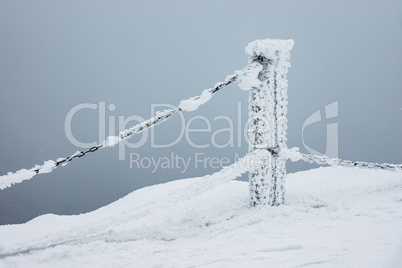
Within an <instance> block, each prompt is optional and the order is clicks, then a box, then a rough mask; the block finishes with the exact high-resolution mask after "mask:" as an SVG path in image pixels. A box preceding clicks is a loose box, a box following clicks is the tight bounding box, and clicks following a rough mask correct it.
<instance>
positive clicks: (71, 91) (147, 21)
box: [0, 0, 402, 224]
mask: <svg viewBox="0 0 402 268" xmlns="http://www.w3.org/2000/svg"><path fill="white" fill-rule="evenodd" d="M265 38H280V39H289V38H291V39H294V41H295V46H294V49H293V50H292V52H291V65H292V67H291V68H290V70H289V74H288V80H289V89H288V90H289V106H288V119H289V127H288V145H289V147H293V146H298V147H300V149H301V151H302V152H307V151H306V149H305V148H304V147H303V143H302V136H301V130H302V125H303V123H304V121H305V120H306V119H307V118H308V117H309V116H310V115H311V114H312V113H314V112H315V111H317V110H320V109H321V110H323V109H324V107H325V106H326V105H327V104H330V103H332V102H334V101H338V103H339V117H337V118H333V119H330V120H329V121H328V122H327V121H326V120H323V121H322V122H319V123H316V124H314V125H311V126H309V128H308V129H307V128H306V131H305V142H306V144H308V146H310V147H311V148H314V149H315V150H317V151H320V152H324V151H325V143H326V124H327V123H338V126H339V157H340V158H344V159H350V160H361V161H372V162H390V163H401V162H402V152H401V148H402V141H401V138H400V137H401V136H402V103H401V102H402V101H401V100H402V88H401V86H402V73H401V70H402V69H401V62H402V53H401V48H402V2H401V1H399V0H386V1H372V0H371V1H262V0H261V1H253V0H252V1H247V2H246V1H85V0H83V1H11V0H3V1H1V2H0V90H1V97H0V125H1V128H0V159H1V162H0V163H1V164H0V174H1V175H3V174H6V173H7V172H9V171H16V170H19V169H21V168H31V167H32V166H34V165H35V164H42V163H43V161H44V160H49V159H57V158H58V157H65V156H68V155H70V154H71V153H74V152H75V151H77V150H80V148H77V147H76V146H74V145H72V144H71V143H70V142H69V141H68V139H67V138H66V135H65V130H64V120H65V117H66V115H67V113H68V112H69V111H70V109H71V108H73V107H74V106H76V105H78V104H81V103H93V104H97V105H99V103H100V102H105V104H106V107H108V105H109V104H114V105H115V107H116V109H115V110H114V111H109V110H106V118H107V119H108V118H109V117H113V118H115V119H116V121H117V120H118V119H117V118H118V116H124V117H129V116H132V115H138V116H141V117H143V118H148V117H149V116H150V115H151V105H152V104H158V103H166V104H171V105H177V104H178V103H179V101H180V100H182V99H185V98H188V97H191V96H194V95H198V94H199V93H200V92H201V91H202V90H203V89H205V88H209V87H211V86H213V85H214V84H215V83H216V82H219V81H222V80H224V78H225V77H226V75H228V74H231V73H232V72H233V71H234V70H237V69H241V68H243V67H244V66H245V64H246V62H247V57H246V55H245V53H244V48H245V46H246V45H247V44H248V43H249V42H251V41H253V40H255V39H265ZM247 100H248V94H247V92H244V91H242V90H240V89H239V88H238V87H237V86H230V87H228V88H225V89H223V90H222V91H220V92H219V93H217V95H216V96H215V97H214V98H213V99H212V100H211V101H210V102H209V103H207V104H205V105H203V106H202V107H200V109H199V110H197V111H196V112H194V113H192V114H188V115H186V118H187V119H190V118H191V116H194V115H204V116H206V117H207V118H209V119H210V120H211V124H212V132H213V131H216V130H219V129H222V128H225V127H227V123H225V121H224V120H215V121H214V120H213V118H214V117H215V116H221V115H224V116H228V117H230V118H231V119H233V121H234V122H235V126H234V127H235V128H236V131H237V128H238V125H237V122H238V112H237V108H238V105H241V107H242V112H241V115H242V122H243V123H244V122H245V121H246V119H247ZM239 102H240V104H238V103H239ZM179 126H180V118H179V117H176V118H174V119H172V120H171V121H169V122H165V123H163V124H162V125H159V126H157V128H156V129H155V138H156V141H157V142H158V143H162V142H164V143H167V142H170V141H173V140H175V139H176V137H177V136H178V134H179ZM197 126H198V127H200V128H203V127H205V126H204V125H203V123H202V122H201V121H200V120H198V121H195V122H194V125H193V127H194V128H195V127H197ZM106 127H107V128H108V124H106ZM72 131H73V134H74V135H75V136H76V138H77V139H79V140H80V141H84V142H94V141H98V132H99V131H98V111H95V110H90V109H86V110H83V111H80V112H79V113H77V114H76V116H75V117H74V120H73V126H72ZM107 134H108V133H107ZM217 137H218V139H219V141H220V142H221V143H225V141H226V140H227V137H225V135H224V134H222V135H221V136H217ZM192 138H193V140H194V141H195V142H197V143H199V144H201V143H208V142H209V141H210V139H211V133H201V134H198V135H196V134H194V136H192ZM135 139H136V138H134V139H133V141H134V140H135ZM137 139H138V138H137ZM235 139H236V143H235V146H234V147H233V148H230V147H227V148H221V149H219V148H215V147H213V146H209V147H208V148H205V149H194V148H192V146H190V145H189V144H188V142H187V141H186V140H185V139H182V140H181V142H180V143H179V144H177V145H175V146H173V147H170V148H164V149H156V148H151V146H150V142H149V141H148V142H147V144H146V145H144V146H142V147H140V148H138V149H130V148H128V149H127V150H126V154H125V156H126V160H124V161H119V160H118V149H117V148H112V149H105V150H101V151H99V152H97V153H94V154H93V155H90V156H87V157H84V158H82V159H79V160H76V161H74V162H72V163H70V164H69V165H67V166H66V167H62V168H58V169H56V170H55V171H54V172H52V173H51V174H44V175H41V176H36V177H34V178H33V179H32V180H30V181H27V182H24V183H21V184H18V185H15V186H13V187H11V188H8V189H6V190H3V191H0V224H6V223H21V222H26V221H27V220H30V219H32V218H33V217H35V216H37V215H41V214H44V213H56V214H77V213H83V212H87V211H91V210H94V209H96V208H98V207H100V206H103V205H106V204H108V203H110V202H112V201H114V200H116V199H118V198H120V197H122V196H124V195H126V194H127V193H129V192H131V191H133V190H135V189H138V188H140V187H145V186H148V185H153V184H156V183H163V182H167V181H171V180H174V179H182V178H188V177H194V176H201V175H204V174H208V173H212V172H214V171H217V170H218V169H213V168H210V167H208V168H206V169H205V168H203V167H198V168H195V166H194V164H193V165H190V167H189V168H188V169H187V170H186V172H182V171H183V170H182V169H180V168H173V169H163V170H161V169H160V170H157V171H156V172H155V173H152V169H138V168H135V167H134V168H130V162H129V155H130V153H137V154H138V155H140V156H141V157H154V158H158V157H170V155H171V153H172V152H173V153H174V154H175V155H178V156H180V157H184V158H189V157H192V158H194V157H195V156H194V155H195V153H202V154H204V155H205V156H206V157H212V156H216V157H219V158H222V157H228V158H230V159H231V160H233V159H234V156H235V153H238V154H239V155H244V154H245V153H246V152H247V144H246V143H245V142H244V141H243V142H242V145H241V146H240V147H239V146H237V139H238V136H237V132H235ZM313 167H315V166H312V165H307V164H303V163H297V164H289V165H288V171H289V172H295V171H297V170H302V169H307V168H313ZM243 179H247V178H246V177H244V178H243Z"/></svg>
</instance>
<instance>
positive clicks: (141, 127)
mask: <svg viewBox="0 0 402 268" xmlns="http://www.w3.org/2000/svg"><path fill="white" fill-rule="evenodd" d="M237 78H238V75H237V74H233V75H230V76H228V77H227V78H226V79H225V81H224V82H219V83H217V84H215V86H214V87H213V88H210V89H208V90H207V91H208V92H209V93H211V94H214V93H216V92H218V91H219V90H220V89H222V88H224V87H225V86H228V85H229V84H231V83H233V82H235V81H236V80H237ZM198 99H200V96H196V97H194V98H193V100H194V101H196V100H198ZM181 110H182V109H181V108H180V107H177V108H175V109H170V110H165V111H163V112H157V114H156V116H155V117H152V118H150V119H148V120H146V121H144V122H142V123H139V124H137V125H135V126H133V127H131V128H129V129H126V130H124V131H122V132H120V133H119V136H118V142H121V141H123V140H127V139H129V138H130V137H132V136H133V135H135V134H137V133H140V132H142V131H145V130H146V129H148V128H151V127H154V126H156V125H158V124H160V123H162V122H163V121H165V120H167V119H169V118H171V117H173V116H174V115H175V114H176V113H178V112H180V111H181ZM118 142H117V143H118ZM105 147H109V146H108V141H107V140H105V141H104V142H103V143H101V144H97V145H95V146H93V147H91V148H89V149H87V150H85V151H79V152H76V153H74V154H72V155H71V156H68V157H65V158H59V159H57V161H55V162H54V165H53V166H51V167H49V166H47V165H42V166H39V167H38V166H36V167H35V168H32V169H30V170H32V171H34V172H35V173H36V174H39V173H41V170H42V169H44V168H46V169H49V168H51V169H55V168H56V167H58V166H60V165H62V166H65V165H67V164H68V163H69V162H71V161H72V160H74V159H77V158H80V157H83V156H85V155H87V154H89V153H93V152H96V151H97V150H98V149H101V148H105ZM48 172H49V171H47V172H44V173H48ZM5 176H7V175H4V176H1V177H5Z"/></svg>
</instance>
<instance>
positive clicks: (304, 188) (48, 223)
mask: <svg viewBox="0 0 402 268" xmlns="http://www.w3.org/2000/svg"><path fill="white" fill-rule="evenodd" d="M401 243H402V173H401V172H391V171H379V170H363V169H354V168H340V167H338V168H332V167H328V168H319V169H314V170H310V171H304V172H298V173H295V174H289V175H288V177H287V183H286V204H285V205H283V206H279V207H264V208H260V209H250V207H249V193H248V184H247V183H246V182H240V181H221V183H217V182H216V181H214V180H213V178H209V179H208V178H194V179H186V180H180V181H174V182H170V183H166V184H161V185H156V186H152V187H148V188H144V189H141V190H138V191H135V192H133V193H131V194H129V195H127V196H126V197H124V198H122V199H120V200H118V201H116V202H114V203H112V204H110V205H108V206H105V207H103V208H100V209H98V210H96V211H93V212H90V213H87V214H82V215H76V216H57V215H43V216H40V217H38V218H36V219H34V220H32V221H30V222H28V223H25V224H19V225H5V226H0V266H1V267H33V266H40V267H75V266H80V267H89V266H90V267H304V266H307V267H309V266H311V267H402V257H401V256H402V244H401Z"/></svg>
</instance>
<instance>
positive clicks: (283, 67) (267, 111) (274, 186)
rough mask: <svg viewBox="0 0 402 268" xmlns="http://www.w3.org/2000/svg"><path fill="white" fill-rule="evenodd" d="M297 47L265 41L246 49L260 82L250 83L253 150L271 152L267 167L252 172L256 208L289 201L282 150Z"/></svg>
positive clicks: (252, 192) (252, 201) (288, 43)
mask: <svg viewBox="0 0 402 268" xmlns="http://www.w3.org/2000/svg"><path fill="white" fill-rule="evenodd" d="M293 44H294V42H293V40H274V39H265V40H256V41H253V42H251V43H249V44H248V46H247V47H246V53H247V55H248V57H249V66H251V67H250V68H255V70H257V71H258V70H259V72H258V75H256V77H255V79H256V80H257V79H258V81H256V82H251V81H249V82H250V83H249V85H250V95H249V120H250V124H249V128H250V130H249V151H250V152H254V151H257V150H268V151H269V152H270V155H269V157H268V158H266V159H264V160H263V164H262V165H261V166H259V167H257V168H253V169H251V171H250V173H249V181H250V194H251V205H252V206H257V205H271V206H277V205H280V204H283V203H284V200H285V193H284V180H285V176H286V167H285V163H286V158H284V157H282V156H281V154H280V151H281V149H282V148H286V129H287V118H286V112H287V78H286V75H287V72H288V68H289V67H290V63H289V59H290V50H291V49H292V48H293ZM249 73H253V71H249ZM254 74H256V72H255V71H254ZM248 80H250V75H249V77H248Z"/></svg>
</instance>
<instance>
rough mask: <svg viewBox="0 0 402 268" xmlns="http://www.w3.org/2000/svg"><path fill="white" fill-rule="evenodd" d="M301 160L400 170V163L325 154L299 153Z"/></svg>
mask: <svg viewBox="0 0 402 268" xmlns="http://www.w3.org/2000/svg"><path fill="white" fill-rule="evenodd" d="M300 156H301V160H303V161H305V162H308V163H316V164H319V165H329V166H345V167H360V168H369V169H382V170H393V171H402V164H400V165H395V164H388V163H382V164H379V163H370V162H361V161H350V160H342V159H339V158H329V157H327V156H325V155H313V154H303V153H300Z"/></svg>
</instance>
